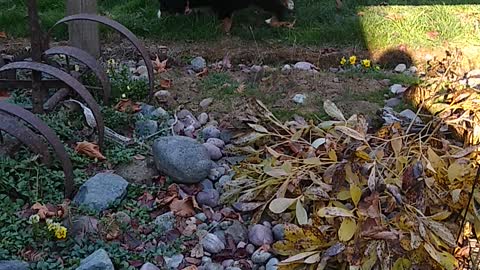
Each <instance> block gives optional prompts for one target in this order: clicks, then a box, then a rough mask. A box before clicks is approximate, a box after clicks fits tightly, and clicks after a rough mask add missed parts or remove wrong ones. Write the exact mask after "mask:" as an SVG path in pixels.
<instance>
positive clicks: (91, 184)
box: [73, 173, 128, 212]
mask: <svg viewBox="0 0 480 270" xmlns="http://www.w3.org/2000/svg"><path fill="white" fill-rule="evenodd" d="M127 187H128V182H127V180H125V179H123V177H121V176H119V175H116V174H112V173H99V174H97V175H95V176H94V177H92V178H90V179H89V180H87V182H85V183H84V184H83V185H82V186H81V187H80V190H79V191H78V193H77V195H75V198H73V203H74V204H76V205H80V206H85V207H87V208H90V209H91V210H95V211H97V212H101V211H103V210H106V209H107V208H108V207H109V206H110V204H111V203H113V202H115V201H117V200H121V199H123V198H124V197H125V195H126V194H127Z"/></svg>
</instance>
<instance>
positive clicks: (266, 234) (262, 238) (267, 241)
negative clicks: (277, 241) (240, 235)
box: [248, 224, 273, 246]
mask: <svg viewBox="0 0 480 270" xmlns="http://www.w3.org/2000/svg"><path fill="white" fill-rule="evenodd" d="M248 239H249V240H250V243H252V244H254V245H256V246H262V245H271V244H272V243H273V234H272V230H271V229H270V228H268V227H266V226H264V225H260V224H256V225H254V226H253V227H252V228H250V230H249V232H248Z"/></svg>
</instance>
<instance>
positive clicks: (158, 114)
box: [151, 107, 170, 119]
mask: <svg viewBox="0 0 480 270" xmlns="http://www.w3.org/2000/svg"><path fill="white" fill-rule="evenodd" d="M151 115H152V116H153V117H155V118H159V119H167V118H168V117H169V116H170V115H169V114H168V112H167V111H166V110H165V109H163V108H162V107H158V108H156V109H155V110H154V111H153V112H152V113H151Z"/></svg>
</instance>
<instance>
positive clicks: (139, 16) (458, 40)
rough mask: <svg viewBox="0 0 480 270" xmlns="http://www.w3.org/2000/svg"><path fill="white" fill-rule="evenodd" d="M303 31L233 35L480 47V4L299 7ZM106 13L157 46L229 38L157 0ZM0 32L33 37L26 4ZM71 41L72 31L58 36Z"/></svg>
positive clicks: (425, 0)
mask: <svg viewBox="0 0 480 270" xmlns="http://www.w3.org/2000/svg"><path fill="white" fill-rule="evenodd" d="M295 2H296V19H297V21H296V27H295V29H293V30H287V29H271V28H269V27H268V26H267V25H266V24H265V23H264V19H267V18H268V14H265V13H262V12H261V11H258V12H257V10H255V12H256V13H257V14H256V15H255V16H252V15H251V14H252V10H246V11H242V12H239V13H238V14H237V15H236V16H235V20H234V23H235V24H234V28H233V33H232V34H233V35H235V36H240V37H242V38H244V39H248V40H256V41H265V40H269V41H271V40H273V41H276V42H283V43H285V44H289V45H308V46H311V45H317V46H349V47H352V46H356V47H360V48H368V49H370V50H377V49H384V48H388V47H392V46H397V45H399V44H404V45H407V46H408V47H409V48H413V49H415V48H438V47H442V46H445V45H446V44H448V45H456V46H460V47H463V46H476V45H480V30H479V18H480V5H476V4H475V2H474V1H473V0H444V1H437V0H412V1H406V0H390V1H389V6H381V5H380V3H382V2H384V1H383V0H344V2H345V5H344V7H343V9H342V10H341V11H340V12H337V11H336V8H335V1H334V0H321V1H320V0H297V1H295ZM38 3H39V9H40V12H41V14H40V15H41V18H42V24H43V26H44V27H45V28H49V27H50V26H52V25H53V23H54V22H55V21H57V20H58V19H60V18H61V17H63V16H64V1H63V0H62V1H60V0H42V1H38ZM99 6H100V12H101V14H103V15H107V16H109V17H111V18H113V19H115V20H118V21H119V22H120V23H122V24H124V25H125V26H127V27H128V28H129V29H131V30H132V31H133V32H134V33H135V34H137V35H140V36H143V37H147V38H152V39H156V40H173V41H176V40H179V41H186V40H187V41H209V40H215V39H216V38H219V37H221V36H222V33H221V31H220V29H219V24H220V22H219V21H217V20H216V19H215V18H214V17H213V16H208V15H207V16H191V17H183V16H180V17H174V16H166V17H164V18H163V19H162V20H158V19H157V17H156V10H157V7H158V2H157V0H128V1H127V0H125V1H118V0H99ZM0 31H5V32H7V34H8V35H9V36H13V37H24V36H27V35H28V25H27V18H26V8H25V4H24V1H19V0H0ZM54 36H55V37H56V38H65V37H66V34H65V28H62V27H60V28H59V29H57V30H56V31H55V32H54Z"/></svg>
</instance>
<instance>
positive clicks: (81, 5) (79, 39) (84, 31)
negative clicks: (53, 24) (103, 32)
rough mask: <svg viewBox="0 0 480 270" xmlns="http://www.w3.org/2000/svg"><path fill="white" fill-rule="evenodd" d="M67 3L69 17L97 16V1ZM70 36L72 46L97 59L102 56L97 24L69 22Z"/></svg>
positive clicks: (87, 0) (72, 0)
mask: <svg viewBox="0 0 480 270" xmlns="http://www.w3.org/2000/svg"><path fill="white" fill-rule="evenodd" d="M66 1H67V16H68V15H73V14H79V13H89V14H97V0H66ZM68 35H69V44H70V46H73V47H77V48H79V49H82V50H84V51H86V52H88V53H90V54H91V55H92V56H93V57H95V58H98V57H99V56H100V34H99V31H98V24H97V23H96V22H87V21H75V22H69V23H68Z"/></svg>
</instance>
